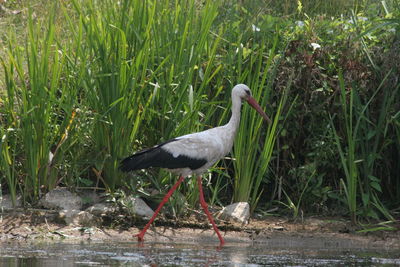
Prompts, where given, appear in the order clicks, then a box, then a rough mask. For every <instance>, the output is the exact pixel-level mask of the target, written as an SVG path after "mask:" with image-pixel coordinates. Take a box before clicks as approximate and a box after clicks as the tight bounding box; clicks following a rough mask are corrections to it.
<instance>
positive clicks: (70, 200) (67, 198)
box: [39, 188, 82, 210]
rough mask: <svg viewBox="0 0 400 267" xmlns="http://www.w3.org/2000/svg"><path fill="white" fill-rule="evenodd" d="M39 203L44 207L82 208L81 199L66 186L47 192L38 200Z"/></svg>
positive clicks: (61, 208) (58, 208)
mask: <svg viewBox="0 0 400 267" xmlns="http://www.w3.org/2000/svg"><path fill="white" fill-rule="evenodd" d="M39 204H40V205H42V206H43V207H44V208H46V209H57V210H80V209H81V208H82V199H81V198H80V197H79V196H77V195H76V194H73V193H71V192H70V191H68V190H67V189H66V188H56V189H53V190H51V191H50V192H48V193H47V194H46V195H45V196H44V197H43V198H42V199H41V200H40V201H39Z"/></svg>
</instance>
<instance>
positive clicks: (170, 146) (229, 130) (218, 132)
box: [120, 84, 271, 246]
mask: <svg viewBox="0 0 400 267" xmlns="http://www.w3.org/2000/svg"><path fill="white" fill-rule="evenodd" d="M231 101H232V114H231V117H230V120H229V121H228V123H227V124H225V125H223V126H219V127H215V128H210V129H207V130H204V131H201V132H197V133H192V134H187V135H183V136H180V137H176V138H173V139H171V140H168V141H166V142H163V143H161V144H158V145H156V146H153V147H151V148H147V149H144V150H142V151H139V152H137V153H135V154H133V155H131V156H129V157H126V158H125V159H123V160H122V161H121V163H120V169H121V171H123V172H130V171H135V170H141V169H147V168H151V167H159V168H165V169H167V170H168V171H170V172H171V173H172V174H175V175H178V176H179V179H178V181H177V182H176V183H175V184H174V185H173V186H172V187H171V189H170V190H169V191H168V193H167V194H166V195H165V196H164V198H163V199H162V201H161V202H160V204H159V206H158V207H157V209H156V210H155V211H154V214H153V216H152V217H151V219H150V220H149V221H148V223H147V224H146V225H145V227H144V228H143V229H142V231H140V233H139V234H137V235H136V237H137V238H138V241H144V235H145V234H146V231H147V229H148V228H149V227H150V225H151V224H152V222H153V221H154V219H155V218H156V217H157V215H158V213H159V212H160V210H161V208H162V207H163V206H164V204H165V203H166V202H167V201H168V199H169V198H170V197H171V195H172V194H173V192H174V191H175V190H176V189H177V188H178V186H179V185H180V184H181V183H182V182H183V180H184V179H185V178H186V177H189V176H197V183H198V188H199V195H200V199H199V200H200V205H201V207H202V208H203V210H204V212H205V213H206V215H207V217H208V220H209V221H210V223H211V225H212V227H213V228H214V231H215V233H216V234H217V236H218V238H219V241H220V245H221V246H222V245H224V243H225V240H224V238H223V237H222V235H221V234H220V232H219V230H218V227H217V225H216V224H215V222H214V219H213V217H212V215H211V214H210V212H209V210H208V205H207V203H206V201H205V199H204V193H203V188H202V178H201V175H202V174H203V173H204V172H206V171H207V170H208V169H209V168H210V167H212V166H213V165H214V164H215V163H216V162H217V161H218V160H220V159H221V158H223V157H224V156H225V155H227V154H228V153H229V152H230V150H231V148H232V146H233V141H234V139H235V135H236V132H237V130H238V127H239V123H240V110H241V106H242V102H243V101H246V102H247V103H248V104H250V106H252V107H253V108H254V109H255V110H256V111H257V112H258V113H259V114H260V115H261V116H262V117H263V118H264V119H265V120H266V121H268V123H271V120H270V119H269V117H268V115H267V114H266V113H265V112H264V111H263V109H262V108H261V107H260V105H259V104H258V103H257V101H256V100H255V99H254V97H253V96H252V94H251V91H250V88H249V87H248V86H247V85H245V84H237V85H235V86H234V87H233V89H232V92H231Z"/></svg>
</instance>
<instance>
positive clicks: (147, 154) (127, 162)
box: [119, 147, 158, 172]
mask: <svg viewBox="0 0 400 267" xmlns="http://www.w3.org/2000/svg"><path fill="white" fill-rule="evenodd" d="M157 150H158V149H157V147H154V148H149V149H145V150H142V151H140V152H138V153H136V154H133V155H132V156H129V157H127V158H125V159H123V160H122V161H121V164H120V166H119V168H120V170H121V171H123V172H129V171H134V170H141V169H147V168H149V167H152V165H153V164H152V163H153V162H154V158H155V157H156V156H157V154H158V151H157Z"/></svg>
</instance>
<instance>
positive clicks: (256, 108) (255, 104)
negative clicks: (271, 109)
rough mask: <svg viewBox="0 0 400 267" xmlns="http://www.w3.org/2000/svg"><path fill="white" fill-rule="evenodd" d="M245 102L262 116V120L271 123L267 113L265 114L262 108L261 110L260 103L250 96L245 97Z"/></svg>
mask: <svg viewBox="0 0 400 267" xmlns="http://www.w3.org/2000/svg"><path fill="white" fill-rule="evenodd" d="M247 103H249V104H250V106H252V107H253V108H254V109H255V110H256V111H257V112H258V113H259V114H260V115H261V116H262V117H263V118H264V120H266V121H268V123H270V124H271V123H272V122H271V120H270V119H269V117H268V116H267V114H265V112H264V110H262V108H261V107H260V105H259V104H258V103H257V101H256V100H255V99H254V98H253V97H252V96H249V98H247Z"/></svg>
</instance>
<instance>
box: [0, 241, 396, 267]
mask: <svg viewBox="0 0 400 267" xmlns="http://www.w3.org/2000/svg"><path fill="white" fill-rule="evenodd" d="M399 265H400V250H399V249H390V248H377V247H368V246H366V245H360V244H359V243H357V242H356V241H351V240H341V239H324V238H319V239H318V238H301V237H297V238H296V237H293V238H292V237H284V238H273V239H267V240H265V241H263V242H257V243H246V242H242V243H240V242H229V241H228V243H227V245H225V246H224V247H222V248H218V247H217V244H216V243H203V242H199V243H193V242H191V243H175V242H171V243H166V242H164V243H155V242H145V243H142V244H139V243H136V242H130V243H127V242H124V243H122V242H105V241H103V242H84V243H79V244H77V243H67V242H57V243H49V242H43V243H39V242H29V243H28V242H18V243H17V242H10V243H5V242H3V243H0V266H251V267H256V266H399Z"/></svg>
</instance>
